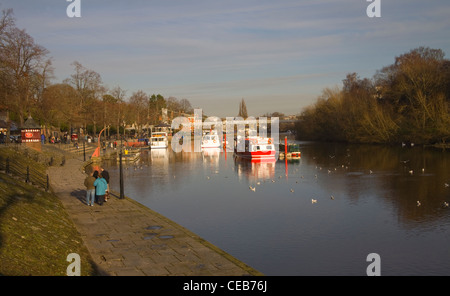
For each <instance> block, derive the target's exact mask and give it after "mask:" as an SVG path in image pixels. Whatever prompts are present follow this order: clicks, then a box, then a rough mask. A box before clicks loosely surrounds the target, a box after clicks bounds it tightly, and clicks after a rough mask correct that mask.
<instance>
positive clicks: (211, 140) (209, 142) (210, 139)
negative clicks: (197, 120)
mask: <svg viewBox="0 0 450 296" xmlns="http://www.w3.org/2000/svg"><path fill="white" fill-rule="evenodd" d="M202 148H220V138H219V135H218V134H217V132H215V131H211V132H208V133H206V134H204V135H203V137H202Z"/></svg>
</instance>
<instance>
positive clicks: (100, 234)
mask: <svg viewBox="0 0 450 296" xmlns="http://www.w3.org/2000/svg"><path fill="white" fill-rule="evenodd" d="M82 165H83V161H82V157H81V158H80V157H75V158H70V159H68V160H67V161H66V163H65V165H64V166H58V167H50V168H49V171H48V174H49V177H50V184H51V188H52V190H53V191H54V193H55V194H57V195H58V196H59V197H60V199H61V201H62V203H63V205H64V207H65V208H66V210H67V212H68V214H69V215H70V217H71V218H72V220H73V221H74V223H75V225H76V227H77V229H78V231H79V232H80V233H81V236H82V237H83V240H84V243H85V245H86V246H87V248H88V250H89V252H90V253H91V256H92V258H93V260H94V262H95V264H96V265H97V267H98V269H99V270H100V271H101V273H102V274H103V275H116V276H152V275H154V276H164V275H168V276H183V275H185V276H191V275H192V276H194V275H202V276H203V275H214V276H215V275H217V276H241V275H262V274H261V273H259V272H258V271H256V270H254V269H253V268H251V267H249V266H247V265H246V264H244V263H243V262H241V261H239V260H237V259H235V258H234V257H232V256H230V255H229V254H227V253H226V252H224V251H222V250H221V249H219V248H217V247H216V246H214V245H212V244H210V243H209V242H207V241H205V240H203V239H202V238H200V237H198V236H197V235H195V234H194V233H192V232H191V231H189V230H187V229H185V228H184V227H182V226H180V225H178V224H176V223H175V222H173V221H171V220H169V219H167V218H166V217H163V216H162V215H160V214H158V213H156V212H154V211H153V210H151V209H149V208H147V207H145V206H143V205H141V204H139V203H137V202H135V201H133V200H132V199H130V198H125V199H119V198H118V197H117V196H112V197H111V198H110V199H109V200H108V202H106V203H104V204H103V205H102V206H100V205H97V204H95V205H94V206H93V207H90V206H87V205H86V202H85V187H84V185H83V182H84V179H85V177H86V174H84V173H83V172H82Z"/></svg>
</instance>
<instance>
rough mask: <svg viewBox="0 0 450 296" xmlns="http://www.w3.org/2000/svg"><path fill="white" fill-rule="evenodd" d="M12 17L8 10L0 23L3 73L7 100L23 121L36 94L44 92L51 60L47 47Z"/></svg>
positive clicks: (4, 94)
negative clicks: (14, 22)
mask: <svg viewBox="0 0 450 296" xmlns="http://www.w3.org/2000/svg"><path fill="white" fill-rule="evenodd" d="M10 17H11V16H10V14H8V13H4V16H3V19H2V21H1V22H0V24H1V38H0V41H1V44H0V76H1V77H2V81H3V82H4V84H3V87H4V89H3V96H4V102H5V104H6V105H7V106H8V107H9V109H10V110H11V111H13V112H15V113H16V114H17V115H18V117H19V120H20V124H23V122H24V118H25V116H27V115H31V110H32V108H33V107H34V105H35V103H36V100H35V99H36V96H40V94H41V93H42V87H39V86H42V85H43V84H42V82H43V81H46V80H48V79H46V78H48V76H47V74H48V73H49V72H50V71H51V68H50V67H49V66H50V65H51V63H50V61H49V60H48V59H46V56H47V55H48V53H49V52H48V51H47V49H45V48H44V47H42V46H40V45H38V44H36V43H35V42H34V40H33V38H32V37H31V36H30V35H28V34H27V33H26V32H25V30H21V29H18V28H16V27H15V26H13V25H12V20H11V19H10ZM43 77H46V78H44V79H43ZM44 85H45V83H44Z"/></svg>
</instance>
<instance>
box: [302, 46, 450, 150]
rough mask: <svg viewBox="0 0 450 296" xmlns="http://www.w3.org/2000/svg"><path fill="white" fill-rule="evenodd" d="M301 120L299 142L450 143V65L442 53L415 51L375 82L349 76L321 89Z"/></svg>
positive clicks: (421, 48)
mask: <svg viewBox="0 0 450 296" xmlns="http://www.w3.org/2000/svg"><path fill="white" fill-rule="evenodd" d="M298 119H299V121H298V122H297V124H296V130H297V136H298V138H299V139H308V140H324V141H345V142H358V143H399V142H413V143H421V144H436V143H440V144H445V143H448V141H449V138H450V61H449V60H447V59H445V58H444V53H443V51H442V50H440V49H431V48H428V47H420V48H416V49H413V50H411V51H410V52H408V53H405V54H402V55H400V56H398V57H396V58H395V62H394V64H392V65H390V66H387V67H384V68H382V69H381V70H379V71H377V73H376V74H375V75H374V77H373V78H372V79H368V78H364V79H361V78H359V76H358V74H357V73H351V74H348V75H347V77H346V78H345V79H344V80H343V85H342V87H340V88H339V87H336V88H327V89H325V90H323V93H322V95H321V96H320V97H319V98H318V99H317V101H316V102H315V104H313V105H311V106H309V107H307V108H305V109H304V110H303V112H302V113H301V114H300V115H299V116H298Z"/></svg>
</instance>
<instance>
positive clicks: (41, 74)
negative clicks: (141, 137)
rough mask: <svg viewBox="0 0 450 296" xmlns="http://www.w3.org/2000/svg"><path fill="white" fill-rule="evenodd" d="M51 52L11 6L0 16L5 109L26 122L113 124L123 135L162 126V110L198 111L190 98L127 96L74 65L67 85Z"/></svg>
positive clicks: (0, 97)
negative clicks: (130, 127)
mask: <svg viewBox="0 0 450 296" xmlns="http://www.w3.org/2000/svg"><path fill="white" fill-rule="evenodd" d="M49 54H50V53H49V51H48V50H47V49H45V48H44V47H42V46H40V45H39V44H36V43H35V41H34V39H33V38H32V37H31V36H30V35H29V34H27V33H26V31H25V30H23V29H18V28H17V27H16V25H15V18H14V17H13V11H12V10H11V9H8V10H3V11H2V15H1V17H0V109H3V110H7V111H8V112H9V116H10V119H11V120H13V121H16V122H17V123H18V124H19V125H22V124H23V123H24V121H25V120H26V119H27V117H28V116H30V115H31V116H32V117H33V119H35V120H36V121H38V122H40V124H41V125H45V126H47V127H54V128H56V129H60V130H61V131H70V130H71V129H72V128H84V130H87V131H89V132H90V133H91V134H95V133H98V132H99V130H101V129H102V128H104V127H106V126H108V127H110V131H111V132H112V133H119V132H120V130H121V128H122V129H123V126H124V125H126V124H134V125H135V126H137V127H141V126H143V125H145V124H158V123H159V122H160V119H161V109H162V108H167V109H168V113H169V114H168V115H169V116H171V115H172V114H173V113H175V114H176V115H179V114H181V113H192V112H193V107H192V106H191V103H190V102H189V100H187V99H177V98H175V97H169V98H167V99H166V98H164V97H163V96H162V95H160V94H152V95H149V94H146V93H145V92H144V91H142V90H138V91H136V92H133V93H132V94H131V95H130V96H129V97H127V94H126V91H125V90H123V89H122V88H121V87H120V86H116V87H114V88H112V89H109V88H108V87H107V86H106V85H105V84H104V83H103V81H102V78H101V76H100V74H99V73H97V72H95V71H93V70H90V69H88V68H86V67H84V66H83V65H82V64H80V63H79V62H77V61H75V62H73V63H72V66H73V68H74V71H73V74H72V75H70V77H68V78H67V79H64V80H63V81H62V82H61V83H52V79H54V76H53V71H54V68H53V67H52V60H51V58H50V57H49Z"/></svg>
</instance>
